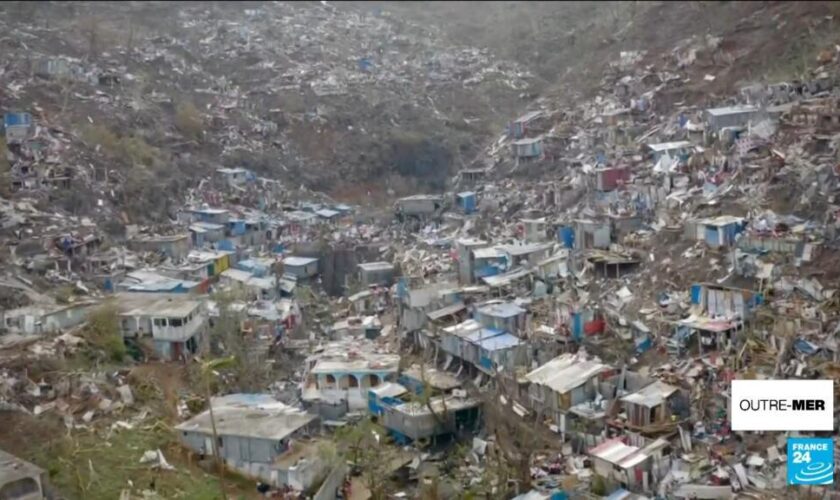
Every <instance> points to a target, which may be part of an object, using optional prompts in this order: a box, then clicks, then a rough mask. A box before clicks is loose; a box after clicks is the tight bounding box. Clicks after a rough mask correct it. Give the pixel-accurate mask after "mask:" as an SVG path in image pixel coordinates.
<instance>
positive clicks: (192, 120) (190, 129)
mask: <svg viewBox="0 0 840 500" xmlns="http://www.w3.org/2000/svg"><path fill="white" fill-rule="evenodd" d="M175 126H177V127H178V130H180V131H181V133H182V134H184V137H187V138H189V139H195V140H199V139H201V135H202V133H203V132H204V120H203V119H202V117H201V113H199V111H198V108H196V107H195V105H193V103H191V102H185V103H181V104H179V105H178V108H177V109H176V111H175Z"/></svg>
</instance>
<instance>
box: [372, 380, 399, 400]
mask: <svg viewBox="0 0 840 500" xmlns="http://www.w3.org/2000/svg"><path fill="white" fill-rule="evenodd" d="M370 392H372V393H374V394H376V395H377V396H379V397H380V398H396V397H398V396H402V395H403V394H405V393H406V392H408V389H406V388H405V387H403V386H401V385H400V384H398V383H396V382H386V383H384V384H382V385H380V386H379V387H374V388H372V389H370Z"/></svg>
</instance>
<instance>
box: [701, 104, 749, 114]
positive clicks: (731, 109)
mask: <svg viewBox="0 0 840 500" xmlns="http://www.w3.org/2000/svg"><path fill="white" fill-rule="evenodd" d="M754 111H758V108H756V107H755V106H751V105H743V106H725V107H722V108H711V109H707V110H706V113H709V114H710V115H712V116H725V115H734V114H737V113H751V112H754Z"/></svg>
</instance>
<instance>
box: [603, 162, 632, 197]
mask: <svg viewBox="0 0 840 500" xmlns="http://www.w3.org/2000/svg"><path fill="white" fill-rule="evenodd" d="M594 175H595V190H596V191H601V192H607V191H615V190H616V189H618V188H619V187H621V186H624V185H625V184H627V182H628V181H629V180H630V169H629V168H628V167H601V168H596V169H595V172H594Z"/></svg>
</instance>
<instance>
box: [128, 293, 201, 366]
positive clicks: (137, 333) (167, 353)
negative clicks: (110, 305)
mask: <svg viewBox="0 0 840 500" xmlns="http://www.w3.org/2000/svg"><path fill="white" fill-rule="evenodd" d="M117 301H118V304H119V307H120V333H121V334H122V336H123V338H124V339H132V340H136V341H140V340H142V339H144V338H151V339H152V342H153V344H154V348H155V351H157V354H158V355H159V356H160V357H161V359H163V360H166V361H180V360H183V359H185V358H189V357H191V356H193V355H195V354H199V353H202V352H203V351H204V350H205V349H206V347H207V341H208V338H207V335H208V328H209V326H208V321H207V313H206V311H205V308H204V303H203V302H201V301H198V300H192V299H190V298H188V297H180V296H160V295H153V294H148V295H147V294H120V295H118V296H117Z"/></svg>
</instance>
